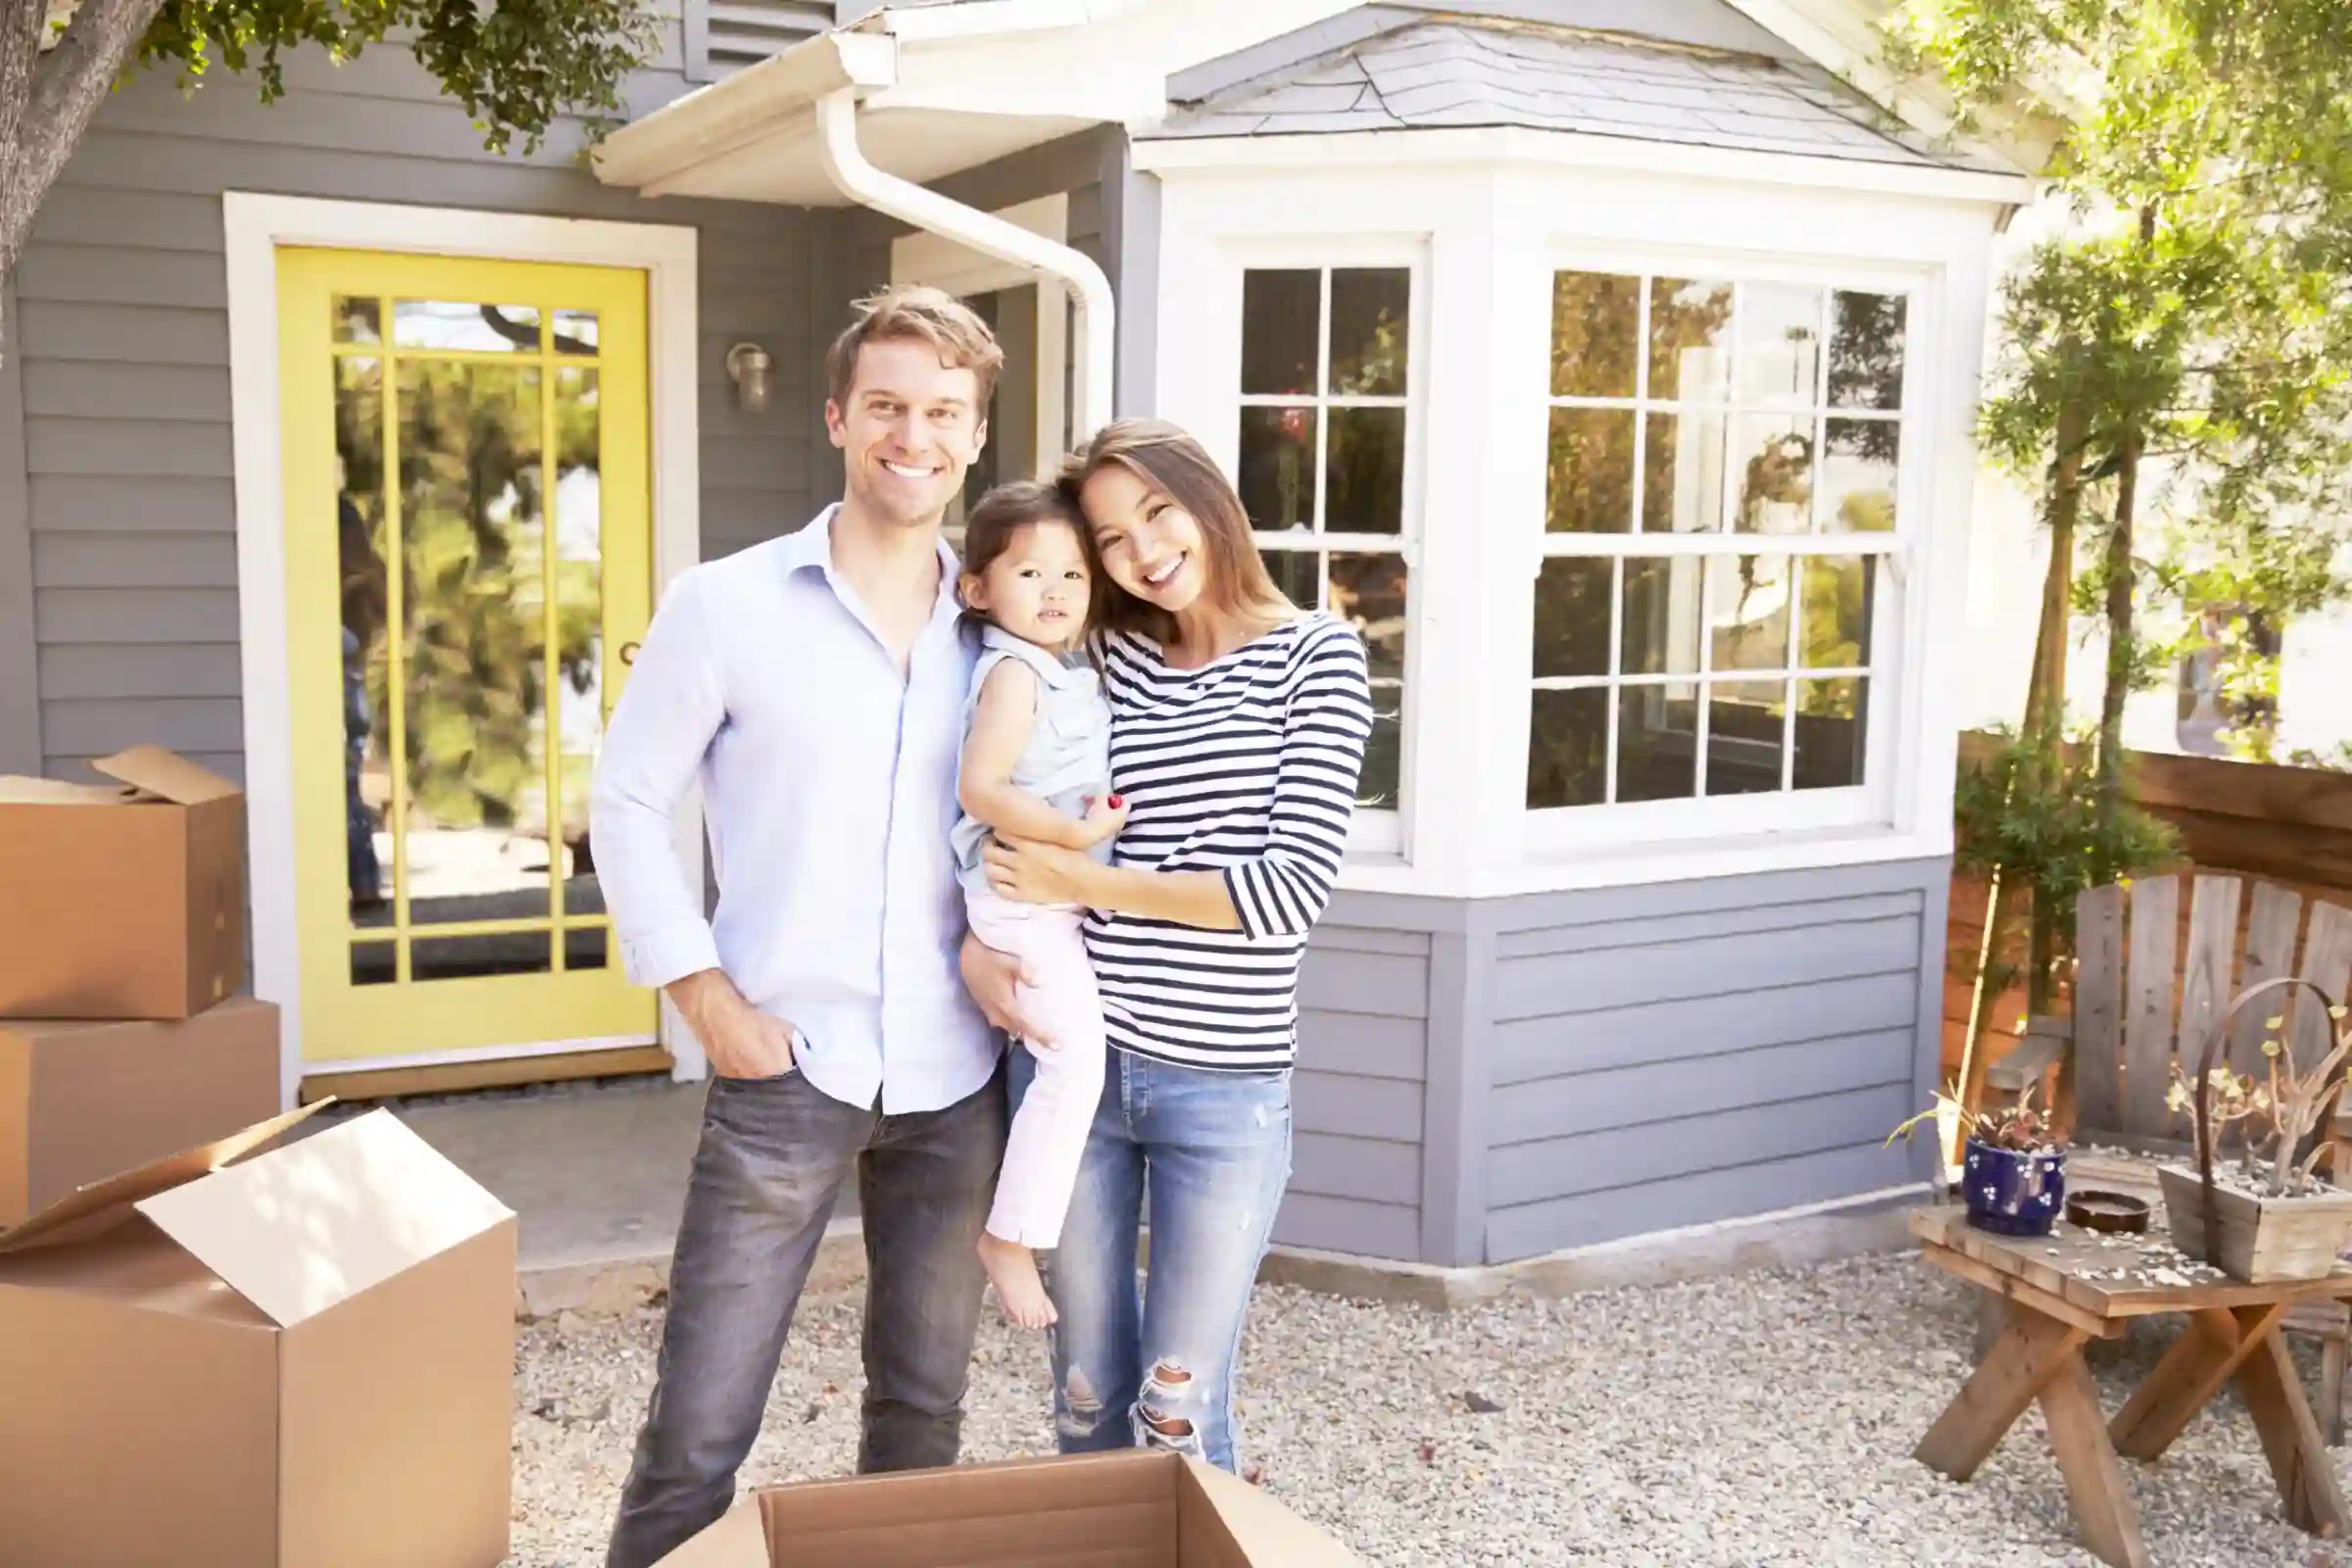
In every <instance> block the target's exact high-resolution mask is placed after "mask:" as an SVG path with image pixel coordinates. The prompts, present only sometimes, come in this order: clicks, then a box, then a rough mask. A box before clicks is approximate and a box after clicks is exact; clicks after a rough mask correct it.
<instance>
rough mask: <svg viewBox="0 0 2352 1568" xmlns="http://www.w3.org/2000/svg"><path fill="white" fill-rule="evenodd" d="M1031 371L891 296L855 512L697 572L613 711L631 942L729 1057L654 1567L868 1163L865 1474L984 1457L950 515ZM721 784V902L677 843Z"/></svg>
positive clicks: (745, 1432) (977, 1113) (853, 435)
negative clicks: (990, 428)
mask: <svg viewBox="0 0 2352 1568" xmlns="http://www.w3.org/2000/svg"><path fill="white" fill-rule="evenodd" d="M1002 363H1003V356H1002V354H1001V352H1000V351H999V349H998V347H997V343H996V340H995V338H994V337H993V336H992V335H991V334H990V332H989V330H988V328H987V326H986V325H984V324H983V323H982V322H981V320H980V319H979V318H978V317H976V316H974V315H973V314H972V313H971V312H970V311H968V310H966V309H965V308H964V307H963V306H961V305H959V304H957V303H956V301H955V300H954V299H953V298H951V297H950V296H948V295H946V294H943V293H940V292H939V291H937V290H933V289H894V290H890V291H887V292H885V293H883V294H881V295H878V296H876V297H875V298H873V299H870V300H866V301H862V302H860V304H859V306H858V319H857V320H856V321H855V322H853V323H852V325H851V326H850V328H849V329H848V330H847V331H846V332H844V333H843V334H842V335H841V337H840V338H839V339H838V340H837V341H836V342H835V343H834V345H833V348H832V351H831V353H830V354H829V356H828V357H827V360H826V375H827V390H828V397H827V400H826V404H825V426H826V429H827V430H828V431H829V432H830V433H831V435H832V438H833V444H834V445H835V446H836V447H838V448H840V449H841V454H842V469H843V473H842V479H843V500H842V501H841V503H840V505H838V506H835V507H831V508H828V509H826V511H825V512H824V513H823V514H822V515H819V516H818V517H817V518H816V519H815V520H814V521H812V522H810V523H809V525H808V526H807V527H805V528H803V529H802V530H801V531H800V532H798V533H795V534H790V535H787V536H786V537H784V538H781V539H777V540H774V541H771V542H770V543H767V544H764V545H760V546H757V547H755V548H753V549H750V550H746V551H744V552H742V553H741V554H739V555H735V556H730V557H728V558H726V559H724V560H721V561H714V562H711V563H708V564H704V565H701V566H698V567H696V568H694V569H693V570H692V571H689V572H687V573H686V574H685V575H684V576H682V577H681V578H680V579H679V580H678V582H677V584H676V586H675V587H674V588H673V589H671V591H670V592H669V594H668V596H667V597H666V598H665V599H664V601H663V602H662V609H661V612H660V613H658V614H657V615H656V616H655V617H654V623H653V626H652V628H651V629H650V630H649V631H648V632H647V633H646V637H645V646H644V648H643V650H642V651H641V652H640V654H639V655H638V658H637V662H636V664H635V666H634V669H633V671H632V674H631V678H630V680H629V684H628V687H627V689H626V691H625V692H624V694H623V695H622V697H621V700H620V703H619V705H618V706H617V707H616V708H615V709H614V710H613V721H612V724H611V726H610V728H609V729H608V730H607V732H606V736H605V750H604V758H603V760H602V762H601V764H600V765H599V767H598V771H597V779H596V791H595V805H594V814H593V817H592V822H591V831H592V833H593V835H594V838H595V843H596V858H597V865H598V868H599V870H600V871H601V872H602V875H603V885H604V891H605V897H606V899H607V901H608V902H609V904H610V906H611V907H612V911H613V926H614V929H615V931H616V933H617V934H618V937H619V941H620V949H621V955H622V961H623V962H624V964H625V965H626V967H627V970H628V974H629V977H630V978H631V979H632V980H634V981H636V982H637V983H639V984H641V985H649V986H659V987H662V989H664V990H665V991H666V992H667V993H668V995H669V997H670V999H671V1001H673V1002H674V1003H675V1004H676V1005H677V1007H678V1010H679V1012H680V1013H682V1014H683V1015H684V1017H685V1019H686V1022H687V1024H688V1025H689V1026H690V1027H691V1028H692V1029H693V1030H694V1033H695V1037H696V1038H697V1039H698V1040H700V1041H701V1042H702V1045H703V1050H704V1053H705V1054H707V1055H708V1056H709V1058H710V1062H711V1073H712V1078H711V1087H710V1090H709V1092H708V1098H707V1100H706V1102H705V1104H704V1110H703V1129H702V1142H701V1146H700V1148H699V1150H698V1151H697V1152H696V1155H695V1161H694V1171H693V1177H692V1181H691V1183H690V1185H689V1187H688V1190H687V1197H686V1213H685V1218H684V1221H683V1222H682V1224H681V1225H680V1227H679V1230H678V1242H677V1251H676V1255H675V1258H674V1260H673V1262H672V1264H671V1269H670V1281H669V1313H668V1321H667V1323H666V1325H665V1327H664V1330H663V1335H662V1352H661V1360H660V1364H659V1366H658V1368H657V1382H656V1384H655V1388H654V1395H653V1399H652V1402H651V1404H650V1406H649V1408H648V1411H647V1415H646V1421H645V1426H644V1429H643V1432H642V1434H641V1436H640V1437H639V1439H638V1443H637V1451H636V1458H635V1462H634V1463H633V1465H632V1466H631V1468H630V1472H629V1479H628V1482H627V1485H626V1487H625V1488H624V1489H623V1492H622V1495H621V1500H620V1510H619V1518H618V1521H617V1523H616V1525H615V1527H614V1531H613V1542H612V1547H611V1552H610V1555H609V1557H608V1558H607V1562H608V1565H609V1568H645V1565H646V1564H649V1563H652V1562H654V1561H656V1560H657V1559H659V1558H660V1557H662V1555H663V1554H664V1553H666V1552H668V1551H669V1550H670V1549H671V1548H673V1547H675V1546H676V1545H677V1544H679V1543H680V1542H682V1541H684V1540H686V1539H687V1538H688V1537H689V1536H692V1535H693V1534H695V1533H696V1532H697V1531H699V1530H701V1529H703V1528H704V1527H705V1526H707V1525H709V1524H710V1523H711V1521H712V1520H714V1519H716V1518H717V1517H718V1516H719V1515H720V1514H721V1513H723V1512H724V1511H725V1510H726V1508H727V1506H728V1504H729V1503H730V1502H731V1501H732V1500H733V1498H734V1495H735V1478H736V1472H737V1471H738V1469H739V1468H740V1467H741V1466H742V1464H743V1460H744V1457H745V1455H747V1454H748V1453H749V1452H750V1451H751V1447H752V1444H753V1442H754V1441H755V1440H756V1439H757V1438H758V1436H759V1433H760V1412H761V1411H762V1410H763V1409H764V1408H765V1406H766V1403H767V1394H768V1387H769V1385H770V1384H771V1383H772V1382H773V1381H774V1379H775V1374H776V1365H777V1362H778V1360H779V1359H780V1357H781V1356H782V1354H783V1348H784V1341H785V1336H786V1333H787V1331H788V1330H789V1329H790V1327H791V1324H792V1317H793V1312H794V1308H795V1307H796V1305H797V1304H798V1302H799V1300H800V1295H801V1289H802V1287H803V1286H804V1285H805V1284H806V1283H807V1281H808V1277H809V1265H810V1263H811V1262H812V1261H813V1260H814V1258H815V1254H816V1247H817V1243H818V1242H819V1241H820V1240H821V1239H822V1237H823V1235H824V1230H825V1224H826V1222H827V1220H829V1219H830V1218H831V1216H832V1214H833V1210H834V1206H835V1203H836V1201H837V1200H838V1199H839V1197H840V1194H841V1190H842V1186H843V1184H844V1183H845V1182H846V1181H847V1180H848V1179H849V1177H850V1175H851V1173H852V1172H853V1171H855V1172H856V1175H857V1179H858V1208H859V1211H860V1213H861V1214H862V1216H863V1219H864V1229H865V1251H866V1264H867V1279H868V1284H867V1288H866V1310H865V1328H864V1333H865V1366H866V1377H867V1381H866V1389H865V1399H864V1409H863V1414H864V1429H863V1439H862V1442H861V1443H860V1445H859V1448H858V1469H860V1470H904V1469H915V1468H920V1467H924V1466H931V1465H945V1464H952V1463H954V1462H955V1460H956V1452H957V1448H958V1446H959V1439H960V1433H961V1427H962V1419H963V1396H964V1388H965V1382H966V1378H967V1375H968V1369H969V1366H970V1361H971V1353H972V1341H973V1337H974V1335H975V1333H976V1332H977V1328H978V1322H979V1313H980V1301H981V1289H982V1281H983V1278H984V1276H983V1274H982V1271H981V1267H980V1260H979V1254H978V1252H977V1250H976V1248H977V1245H978V1242H979V1239H980V1233H981V1228H982V1222H983V1220H984V1219H985V1217H986V1214H987V1209H988V1201H989V1195H990V1191H991V1189H992V1188H993V1186H994V1184H995V1177H996V1172H997V1166H998V1163H999V1161H1000V1160H1001V1158H1002V1157H1003V1154H1004V1149H1005V1097H1004V1089H1003V1085H1002V1082H1001V1079H1000V1062H999V1051H998V1045H997V1039H996V1036H995V1035H994V1034H993V1033H992V1032H991V1031H990V1029H989V1027H988V1025H987V1023H986V1021H985V1020H984V1019H983V1018H982V1017H981V1015H980V1013H979V1011H978V1010H977V1009H976V1008H975V1007H974V1006H973V1005H972V1003H971V1002H970V1000H969V999H968V997H967V996H966V994H965V992H964V989H963V984H962V981H961V980H960V979H959V977H958V975H957V972H956V950H957V948H958V946H959V944H960V943H961V941H962V938H963V905H962V900H961V897H960V894H959V893H958V890H957V886H956V861H955V858H954V854H953V851H952V847H951V845H950V841H949V833H950V829H951V828H952V827H953V825H954V823H955V821H956V756H957V751H958V748H959V746H960V743H961V740H962V733H963V721H962V708H963V700H964V694H965V691H966V689H967V687H968V685H969V682H970V679H971V672H972V665H973V661H974V658H975V656H976V652H977V649H976V644H975V642H974V640H973V639H972V638H971V636H970V635H969V633H968V632H966V631H965V630H964V628H963V626H962V624H961V620H960V615H959V612H958V607H957V605H956V587H955V585H956V561H955V557H954V556H953V555H951V554H950V553H949V551H948V548H947V546H946V544H945V543H944V542H943V541H942V539H941V538H940V523H941V519H942V518H943V517H944V515H946V512H947V508H948V505H949V503H950V501H951V500H952V499H953V498H954V497H955V495H956V492H957V490H958V489H960V488H961V486H962V484H963V476H964V470H965V469H966V468H968V467H969V466H971V463H972V460H973V459H974V458H976V457H977V456H978V455H979V452H980V448H981V445H982V443H983V442H984V441H985V440H986V439H987V425H986V422H985V418H984V416H985V413H986V410H987V408H988V396H989V389H990V387H991V385H992V384H993V383H994V381H995V379H996V375H997V370H998V368H999V367H1000V366H1001V364H1002ZM698 781H699V782H700V784H701V785H702V790H703V802H704V812H705V815H706V818H707V820H708V822H709V826H710V836H711V855H712V858H713V859H714V861H715V862H716V866H717V873H718V884H719V896H718V905H717V909H716V913H715V914H714V916H712V917H711V918H710V919H708V920H706V919H705V917H704V912H703V905H702V901H701V899H700V898H699V896H698V895H697V892H696V889H695V887H694V886H693V884H692V883H691V882H690V881H689V880H688V879H687V877H686V875H685V873H684V870H683V869H682V867H681V866H680V864H679V860H678V850H677V844H678V835H677V831H676V821H677V815H676V813H677V810H678V808H679V804H680V802H681V801H682V800H683V799H684V798H685V796H686V792H687V790H688V788H689V786H691V785H693V784H695V783H697V782H698Z"/></svg>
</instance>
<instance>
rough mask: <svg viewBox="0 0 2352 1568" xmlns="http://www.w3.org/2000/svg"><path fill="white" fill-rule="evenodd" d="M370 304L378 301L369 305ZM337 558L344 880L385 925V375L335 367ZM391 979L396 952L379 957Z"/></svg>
mask: <svg viewBox="0 0 2352 1568" xmlns="http://www.w3.org/2000/svg"><path fill="white" fill-rule="evenodd" d="M364 303H367V304H368V305H370V306H372V305H373V303H374V302H373V301H371V300H370V301H367V302H364ZM335 467H336V470H337V472H338V473H339V474H340V476H341V479H340V483H339V484H338V485H337V487H336V492H337V493H336V496H335V532H336V538H337V546H336V557H337V562H338V565H339V568H340V576H341V578H342V588H343V591H342V595H341V601H342V622H343V630H342V651H343V768H342V772H343V832H344V879H345V883H346V886H347V888H348V891H349V893H350V901H351V913H352V919H353V921H354V923H355V924H379V923H380V924H388V923H390V919H389V917H390V912H391V911H390V909H389V907H387V906H386V905H385V903H384V900H385V899H387V898H388V897H390V896H391V892H392V867H391V858H392V835H391V833H390V831H389V830H388V829H387V827H386V823H385V813H386V811H387V810H388V809H389V808H390V806H391V804H392V730H391V716H390V715H391V710H390V706H389V704H388V703H387V701H386V697H387V695H388V686H389V682H390V679H391V652H390V646H389V644H390V636H389V633H390V621H389V608H388V607H389V605H390V602H391V578H390V573H389V571H388V569H387V565H386V561H385V552H386V550H387V549H388V548H389V546H390V542H391V541H390V540H389V538H388V537H387V536H386V533H385V523H384V371H383V361H382V360H380V359H378V358H377V357H376V356H374V355H372V354H366V355H363V354H350V355H345V356H343V357H342V358H340V359H338V360H336V361H335ZM380 956H381V957H382V959H383V960H384V964H385V977H386V978H387V979H388V978H390V973H391V971H390V964H391V959H392V950H391V949H390V948H386V949H385V950H384V951H383V953H382V954H381V955H380Z"/></svg>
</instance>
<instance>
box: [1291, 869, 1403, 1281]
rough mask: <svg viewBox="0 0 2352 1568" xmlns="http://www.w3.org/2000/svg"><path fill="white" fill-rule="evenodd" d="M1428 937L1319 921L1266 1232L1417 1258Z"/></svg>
mask: <svg viewBox="0 0 2352 1568" xmlns="http://www.w3.org/2000/svg"><path fill="white" fill-rule="evenodd" d="M1429 960H1430V938H1429V935H1428V933H1426V932H1421V931H1397V930H1384V929H1381V928H1379V927H1373V926H1359V925H1355V924H1352V923H1349V915H1348V909H1347V907H1346V903H1345V901H1344V900H1343V901H1341V903H1340V905H1339V906H1338V907H1335V909H1334V911H1333V915H1332V917H1331V918H1329V919H1327V920H1326V921H1325V922H1324V923H1323V924H1322V925H1321V926H1319V927H1318V928H1317V929H1316V931H1315V935H1314V940H1313V942H1312V944H1311V945H1310V947H1309V948H1308V951H1307V956H1306V961H1305V964H1304V966H1303V968H1302V970H1301V972H1300V975H1299V1067H1298V1071H1297V1072H1296V1073H1295V1074H1294V1075H1293V1077H1292V1085H1291V1120H1292V1129H1293V1132H1292V1137H1293V1145H1292V1172H1291V1185H1290V1190H1289V1193H1288V1195H1287V1196H1286V1197H1285V1198H1284V1199H1283V1203H1282V1212H1281V1213H1280V1215H1278V1216H1277V1217H1276V1219H1275V1223H1274V1240H1275V1241H1277V1242H1278V1243H1281V1244H1283V1245H1285V1246H1291V1247H1311V1248H1317V1249H1321V1250H1328V1251H1338V1252H1356V1253H1362V1254H1367V1255H1371V1256H1376V1257H1396V1258H1413V1257H1418V1256H1420V1255H1421V1183H1422V1165H1421V1152H1422V1139H1423V1131H1424V1118H1425V1116H1426V1098H1425V1093H1424V1080H1425V1078H1426V1076H1427V1073H1428V1059H1429V1022H1428V1018H1429V1001H1430V984H1429V983H1430V961H1429Z"/></svg>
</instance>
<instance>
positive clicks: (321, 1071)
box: [303, 1035, 662, 1092]
mask: <svg viewBox="0 0 2352 1568" xmlns="http://www.w3.org/2000/svg"><path fill="white" fill-rule="evenodd" d="M661 1043H662V1042H661V1040H660V1038H659V1037H658V1036H655V1035H595V1036H592V1037H590V1038H588V1039H586V1040H538V1041H533V1042H531V1043H530V1044H528V1045H520V1046H467V1047H465V1048H463V1049H461V1050H457V1051H420V1052H417V1054H414V1055H407V1056H354V1057H352V1058H351V1059H350V1060H348V1061H318V1062H313V1063H312V1064H311V1068H310V1071H309V1072H307V1073H305V1074H304V1075H303V1076H305V1077H306V1078H309V1079H311V1080H313V1081H314V1082H319V1081H322V1080H331V1079H334V1078H339V1077H342V1076H343V1075H344V1074H346V1073H355V1072H391V1071H397V1070H399V1069H402V1068H407V1067H463V1066H466V1065H469V1064H470V1063H473V1062H477V1061H521V1060H525V1059H527V1058H529V1057H532V1056H570V1055H586V1054H589V1053H591V1052H597V1051H634V1050H636V1049H637V1048H639V1047H640V1046H656V1045H660V1044H661ZM328 1087H329V1090H330V1092H331V1089H332V1086H331V1084H330V1085H329V1086H328Z"/></svg>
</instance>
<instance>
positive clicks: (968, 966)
mask: <svg viewBox="0 0 2352 1568" xmlns="http://www.w3.org/2000/svg"><path fill="white" fill-rule="evenodd" d="M956 967H957V968H958V969H960V970H961V971H962V973H963V989H964V990H966V991H968V992H970V993H971V994H972V1001H974V1002H975V1003H978V1004H979V1005H980V1012H981V1015H982V1016H983V1017H985V1018H987V1019H988V1021H989V1022H990V1023H992V1024H994V1025H996V1026H997V1027H998V1028H999V1029H1002V1030H1004V1031H1005V1033H1006V1034H1008V1035H1010V1036H1011V1037H1012V1038H1013V1039H1015V1040H1026V1041H1027V1042H1029V1044H1030V1045H1032V1046H1035V1047H1037V1048H1038V1049H1039V1050H1041V1051H1051V1050H1053V1049H1054V1041H1053V1039H1052V1038H1051V1037H1044V1038H1041V1037H1040V1036H1039V1034H1038V1032H1037V1030H1036V1029H1035V1028H1034V1027H1032V1026H1031V1024H1030V1022H1029V1020H1028V1019H1026V1018H1024V1017H1023V1016H1022V1015H1021V1004H1020V988H1021V987H1022V986H1025V985H1029V984H1032V983H1033V982H1032V980H1031V978H1030V974H1029V966H1028V965H1027V964H1026V963H1024V962H1022V961H1021V959H1019V958H1018V957H1016V956H1013V955H1012V954H1009V953H1000V952H998V951H997V950H996V949H995V948H992V947H990V946H989V945H988V944H987V943H985V942H983V941H981V940H980V939H979V938H978V937H976V936H973V935H972V934H971V933H970V932H968V931H967V932H965V933H964V938H963V949H962V951H961V952H960V953H958V954H957V955H956Z"/></svg>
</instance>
